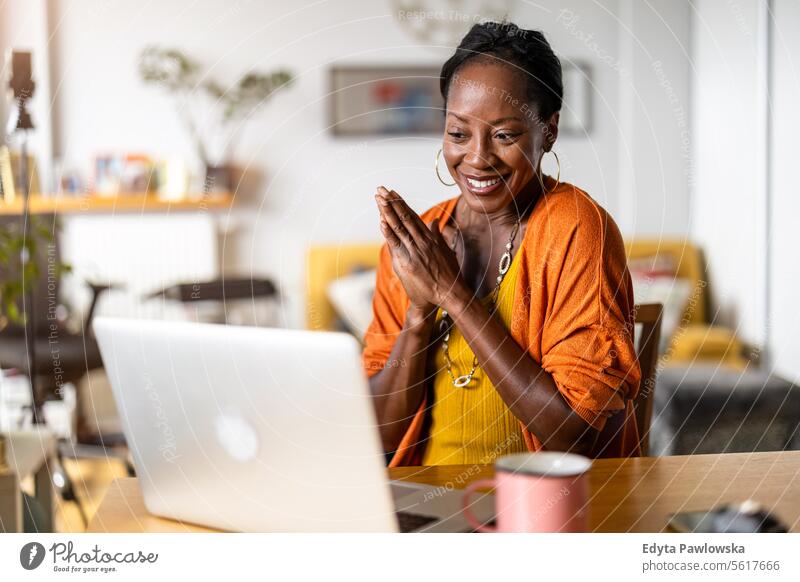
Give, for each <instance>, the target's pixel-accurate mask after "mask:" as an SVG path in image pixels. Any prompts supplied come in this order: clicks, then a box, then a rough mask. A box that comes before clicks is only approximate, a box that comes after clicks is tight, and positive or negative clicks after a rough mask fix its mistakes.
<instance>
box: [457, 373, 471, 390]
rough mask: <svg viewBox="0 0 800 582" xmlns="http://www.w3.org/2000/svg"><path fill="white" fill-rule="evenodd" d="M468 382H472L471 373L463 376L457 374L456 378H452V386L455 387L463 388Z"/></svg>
mask: <svg viewBox="0 0 800 582" xmlns="http://www.w3.org/2000/svg"><path fill="white" fill-rule="evenodd" d="M470 382H472V375H471V374H464V375H463V376H459V377H458V378H456V379H455V380H453V386H455V387H456V388H463V387H464V386H466V385H467V384H469V383H470Z"/></svg>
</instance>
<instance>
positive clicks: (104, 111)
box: [13, 0, 690, 326]
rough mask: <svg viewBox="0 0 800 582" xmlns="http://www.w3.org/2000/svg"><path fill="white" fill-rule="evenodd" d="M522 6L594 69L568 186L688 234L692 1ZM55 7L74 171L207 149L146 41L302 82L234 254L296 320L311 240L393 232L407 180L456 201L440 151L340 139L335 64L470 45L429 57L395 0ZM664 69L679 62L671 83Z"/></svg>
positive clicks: (585, 0) (661, 230) (526, 22)
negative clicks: (161, 79)
mask: <svg viewBox="0 0 800 582" xmlns="http://www.w3.org/2000/svg"><path fill="white" fill-rule="evenodd" d="M13 1H16V2H21V1H22V0H13ZM511 4H512V6H513V8H512V10H511V12H510V14H509V16H510V18H511V19H512V20H514V21H516V22H518V23H519V24H520V25H522V26H524V27H533V28H539V29H542V30H543V31H544V32H545V34H546V35H547V37H548V39H549V40H550V41H551V43H552V44H553V46H554V48H555V50H556V52H557V53H558V54H559V55H560V56H561V57H562V59H565V60H569V59H575V60H582V61H588V62H590V63H591V64H592V65H593V69H594V70H593V83H594V86H595V105H594V120H595V129H594V132H593V133H592V134H591V136H589V137H588V138H569V137H566V136H562V138H560V139H559V143H558V145H557V151H558V153H559V155H560V158H561V160H562V163H563V165H564V168H563V171H562V178H563V179H564V180H567V181H570V182H573V183H575V184H577V185H578V186H581V187H583V188H584V189H586V190H587V191H588V192H589V193H590V194H591V195H593V196H594V197H595V198H596V199H597V200H599V201H600V202H601V203H602V204H604V205H605V206H606V207H607V208H608V209H609V210H610V211H611V212H612V214H613V215H614V216H615V217H616V218H617V220H618V222H619V223H620V225H621V227H622V229H623V231H624V232H625V233H626V234H627V235H634V234H635V235H637V236H646V235H650V236H665V235H682V234H685V232H686V229H687V224H688V218H687V212H688V199H689V198H688V186H687V180H686V178H685V176H684V170H685V167H686V162H685V160H684V157H683V155H682V152H681V149H680V147H679V146H680V140H681V139H682V135H681V133H682V128H681V126H680V123H679V121H678V118H677V117H676V115H675V106H676V105H675V103H676V101H677V103H678V104H683V103H685V102H686V101H687V100H688V94H689V80H690V77H689V73H688V67H687V65H686V63H685V58H684V56H683V54H684V51H683V48H684V47H685V45H686V43H687V39H688V37H689V20H690V18H689V13H688V9H687V8H686V6H685V5H683V4H681V5H680V6H677V7H676V6H675V4H676V3H673V2H669V1H668V0H657V1H654V2H650V3H649V5H647V6H642V5H640V3H638V2H635V1H634V0H609V1H604V2H595V1H592V0H570V1H567V2H557V1H555V0H544V1H541V2H536V3H533V2H527V1H517V2H511ZM50 6H51V14H50V21H51V23H52V27H51V33H52V41H51V44H50V54H51V58H52V67H53V72H52V75H51V77H52V80H53V83H52V85H53V96H54V100H55V109H54V115H55V118H54V126H55V128H54V129H55V142H56V154H57V156H58V157H63V158H65V159H66V160H67V163H68V165H83V164H86V163H87V162H88V160H90V159H91V157H92V156H93V155H95V154H96V153H99V152H107V151H128V152H130V151H144V152H147V153H150V154H152V155H155V156H159V155H174V154H178V155H182V156H185V157H187V158H188V157H190V156H192V154H193V150H192V148H191V144H190V142H189V140H188V139H187V137H186V135H185V133H184V131H183V128H182V126H181V125H180V123H179V121H178V119H177V116H176V114H175V107H174V104H173V103H172V101H171V100H170V98H169V96H167V95H164V94H162V93H160V92H159V91H158V90H156V89H153V88H150V87H146V86H144V85H143V84H142V83H141V82H140V81H139V80H138V77H137V73H136V58H137V55H138V54H139V52H140V50H141V48H142V47H143V46H145V45H148V44H153V43H158V44H162V45H172V46H176V47H179V48H181V49H183V50H185V51H186V52H187V53H189V54H191V55H193V56H194V57H196V58H197V59H198V60H200V61H202V62H203V63H206V64H207V65H208V66H209V68H210V70H211V72H212V73H213V74H214V75H215V76H219V77H221V78H223V79H225V80H233V79H235V78H236V77H238V76H239V75H241V74H242V73H243V72H245V71H246V70H248V69H250V68H253V69H269V68H271V67H278V66H281V67H283V66H285V67H289V68H291V69H293V70H294V71H295V73H296V74H297V76H298V81H297V83H296V84H295V86H294V87H293V88H291V89H290V90H289V91H288V92H286V93H284V94H282V95H279V96H278V97H277V98H276V99H275V100H274V102H272V103H270V104H269V105H268V106H267V108H266V110H265V111H264V112H263V113H261V114H259V115H258V117H257V118H256V119H254V120H253V122H252V123H251V124H249V125H248V126H247V127H246V129H245V131H244V133H243V135H242V139H241V142H240V146H239V148H238V151H237V152H236V153H235V158H236V161H237V162H239V163H240V164H244V165H246V166H248V168H249V170H250V173H251V176H253V177H254V178H255V179H254V180H252V181H251V183H252V182H255V183H254V184H252V187H251V188H250V189H248V190H245V191H243V192H242V194H241V196H240V198H241V200H239V203H238V206H237V210H236V211H235V212H234V213H233V216H232V225H231V226H232V227H233V228H234V229H235V230H236V232H238V236H236V237H234V238H232V239H231V240H229V241H227V242H226V245H225V249H224V250H225V253H224V256H225V261H226V264H225V269H226V270H227V271H237V272H249V271H252V272H255V273H260V274H267V275H271V276H273V277H275V278H276V279H277V280H278V281H279V282H280V283H281V285H282V287H283V289H282V291H283V295H284V297H286V298H288V300H289V302H290V304H289V305H288V306H287V322H286V323H287V324H288V325H293V326H294V325H300V324H302V315H301V314H302V313H303V309H302V301H303V298H302V288H303V266H304V253H305V249H306V248H307V246H308V245H309V244H313V243H320V242H330V241H339V240H377V239H379V236H380V235H379V231H378V228H377V222H376V212H375V210H374V208H373V200H372V193H373V192H374V189H375V186H376V185H378V184H386V185H390V186H392V187H394V188H395V189H397V190H398V191H400V192H401V193H403V194H404V195H405V196H406V197H408V198H409V199H410V200H411V201H412V203H413V204H414V206H415V207H417V208H418V209H423V208H425V207H428V206H430V205H431V204H433V203H434V202H436V201H438V200H440V199H442V198H444V197H446V196H451V195H452V194H453V193H452V191H448V190H447V189H446V188H444V187H443V186H441V185H440V184H439V183H438V182H437V181H436V179H435V177H434V175H433V172H432V163H433V157H434V154H435V152H436V149H437V148H438V141H439V140H437V139H435V138H401V137H397V138H386V139H383V140H371V141H361V140H355V139H334V138H333V137H332V136H331V135H330V134H329V132H328V131H327V130H326V127H327V124H328V108H327V102H326V100H325V98H324V96H325V94H326V91H327V86H328V79H327V69H328V68H329V66H330V65H331V64H333V63H403V64H407V63H412V64H420V63H428V64H431V65H435V66H438V65H440V64H441V63H442V62H443V60H444V59H445V58H446V57H447V56H448V55H449V54H450V53H451V51H452V47H438V48H437V47H429V46H420V45H419V43H418V42H417V41H415V40H414V38H413V37H411V36H410V35H409V34H407V33H406V31H404V30H403V28H402V27H401V26H400V25H399V24H398V23H397V21H396V20H395V18H394V17H393V14H392V6H393V3H391V2H389V1H388V0H383V1H378V2H374V1H373V2H370V1H367V0H363V1H348V2H316V3H313V4H312V3H311V2H309V1H308V0H301V1H298V2H294V3H291V4H286V3H281V2H278V1H277V0H270V1H265V2H245V1H242V2H237V3H227V2H213V1H210V0H200V1H196V2H187V1H178V0H166V1H162V2H158V3H135V2H121V1H116V2H106V1H101V0H70V1H66V0H51V2H50ZM654 61H660V62H661V63H662V66H661V68H660V69H659V70H660V71H661V73H659V71H657V70H655V69H654V68H653V66H652V63H653V62H654ZM625 72H627V74H625ZM665 78H666V80H667V81H668V83H667V84H668V87H669V89H667V85H665V83H664V80H665ZM548 157H549V156H548ZM547 169H548V170H551V171H552V166H547ZM259 178H260V179H259Z"/></svg>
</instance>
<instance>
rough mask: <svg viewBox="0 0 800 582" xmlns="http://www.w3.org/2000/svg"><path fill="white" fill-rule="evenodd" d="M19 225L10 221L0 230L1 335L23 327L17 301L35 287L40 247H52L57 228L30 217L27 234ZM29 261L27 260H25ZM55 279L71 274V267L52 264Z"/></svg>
mask: <svg viewBox="0 0 800 582" xmlns="http://www.w3.org/2000/svg"><path fill="white" fill-rule="evenodd" d="M21 222H22V221H9V222H7V223H4V224H3V228H2V229H0V332H2V331H3V330H4V329H5V328H6V327H8V325H9V324H11V323H15V324H19V325H24V323H25V314H24V313H20V310H19V300H20V299H21V298H22V294H23V293H24V292H25V291H27V289H26V288H25V285H30V286H31V289H33V287H34V286H35V285H36V282H37V281H38V278H39V274H40V273H41V267H40V265H39V263H38V261H37V259H36V257H38V256H39V255H38V254H37V253H38V250H39V248H40V247H41V245H43V244H45V245H46V244H53V243H54V241H55V236H56V233H57V232H58V230H59V228H60V223H59V222H58V221H56V222H54V223H52V224H50V225H48V224H47V223H46V222H45V221H44V220H42V219H41V218H40V217H38V216H33V215H32V216H31V217H30V221H29V226H28V229H27V232H25V231H24V228H23V225H22V224H21ZM29 258H30V260H28V259H29ZM54 268H55V272H54V274H55V276H56V277H60V276H61V275H63V274H65V273H68V272H70V270H71V267H70V266H69V265H68V264H66V263H63V262H61V261H56V262H55V263H54Z"/></svg>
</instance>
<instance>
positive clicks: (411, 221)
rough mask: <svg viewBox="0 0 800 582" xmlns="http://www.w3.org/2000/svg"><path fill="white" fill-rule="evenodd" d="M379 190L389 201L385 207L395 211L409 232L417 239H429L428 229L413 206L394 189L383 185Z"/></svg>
mask: <svg viewBox="0 0 800 582" xmlns="http://www.w3.org/2000/svg"><path fill="white" fill-rule="evenodd" d="M378 191H379V192H380V193H381V194H382V198H383V200H385V201H386V202H387V205H386V206H385V208H386V209H387V212H388V211H393V212H394V213H395V214H396V215H397V217H398V218H399V219H400V221H401V222H402V223H403V224H404V225H405V227H406V230H408V232H409V234H411V236H413V237H414V238H415V239H417V240H429V237H428V234H429V233H428V229H427V228H426V227H425V223H424V222H422V219H421V218H420V217H419V215H418V214H417V213H416V212H414V210H412V208H411V207H410V206H409V205H408V204H407V203H406V201H405V200H403V197H402V196H400V194H398V193H397V192H395V191H394V190H389V189H387V188H384V187H383V186H381V187H380V188H379V189H378Z"/></svg>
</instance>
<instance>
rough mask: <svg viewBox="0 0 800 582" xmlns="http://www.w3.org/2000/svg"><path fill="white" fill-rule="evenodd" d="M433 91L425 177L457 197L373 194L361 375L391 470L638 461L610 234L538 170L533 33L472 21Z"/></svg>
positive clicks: (571, 189) (557, 91)
mask: <svg viewBox="0 0 800 582" xmlns="http://www.w3.org/2000/svg"><path fill="white" fill-rule="evenodd" d="M441 91H442V95H443V97H444V99H445V104H446V127H445V135H444V137H443V144H442V150H441V152H440V153H439V154H437V158H436V161H437V168H436V172H437V175H438V176H439V179H440V180H441V181H443V182H444V183H446V184H448V185H454V186H457V187H458V189H459V190H460V196H457V197H455V198H452V199H450V200H447V201H445V202H443V203H441V204H439V205H437V206H435V207H434V208H432V209H430V210H428V211H427V212H425V213H423V214H422V215H421V216H418V215H417V214H416V213H415V212H414V211H413V210H411V208H409V206H408V205H407V204H406V203H405V201H404V200H403V198H402V197H401V196H400V195H399V194H398V193H397V192H395V191H393V190H390V189H387V188H384V187H383V186H381V187H379V188H378V192H377V194H376V201H377V204H378V209H379V211H380V223H381V232H382V233H383V236H384V238H385V239H386V244H385V245H384V247H383V249H382V251H381V262H380V267H379V269H378V275H377V286H376V292H375V297H374V319H373V321H372V324H371V325H370V327H369V329H368V331H367V334H366V336H365V343H366V346H365V350H364V365H365V369H366V371H367V374H368V375H369V376H370V387H371V389H372V392H373V395H374V401H375V408H376V411H377V416H378V420H379V423H380V430H381V436H382V439H383V444H384V448H385V450H386V451H387V453H389V454H391V455H392V459H391V465H392V466H398V465H409V464H455V463H475V462H484V463H489V462H492V460H493V459H494V457H496V456H499V455H503V454H508V453H513V452H519V451H524V450H540V449H549V450H563V451H573V452H581V453H584V454H588V455H592V456H598V457H599V456H606V457H608V456H611V457H613V456H627V455H636V454H639V450H638V437H637V434H636V426H635V421H634V420H633V415H632V405H631V399H632V398H633V397H634V396H635V394H636V392H637V390H638V386H639V379H640V370H639V366H638V363H637V360H636V353H635V350H634V346H633V340H632V330H633V291H632V285H631V278H630V274H629V273H628V270H627V266H626V262H625V251H624V247H623V244H622V237H621V236H620V233H619V230H618V228H617V226H616V224H615V223H614V221H613V220H612V219H611V217H610V216H609V215H608V214H607V213H606V212H605V210H604V209H603V208H601V207H600V206H599V205H598V204H597V203H596V202H595V201H594V200H593V199H592V198H591V197H590V196H589V195H588V194H586V193H585V192H583V191H582V190H580V189H579V188H577V187H575V186H573V185H571V184H568V183H566V182H562V181H561V176H560V171H559V175H558V176H557V177H556V178H552V177H551V176H547V175H544V174H543V173H542V171H541V161H542V158H543V156H544V155H545V153H547V152H551V151H552V148H553V144H554V143H555V141H556V139H557V137H558V120H559V110H560V109H561V99H562V94H563V88H562V84H561V65H560V63H559V60H558V58H557V57H556V56H555V54H554V53H553V51H552V49H551V48H550V45H549V44H548V42H547V40H546V39H545V38H544V36H543V35H542V33H541V32H538V31H534V30H522V29H520V28H518V27H517V26H515V25H513V24H510V23H484V24H480V25H476V26H474V27H473V28H472V30H470V32H469V33H468V34H467V35H466V36H465V37H464V39H463V40H462V42H461V44H460V45H459V47H458V49H457V50H456V53H455V54H454V55H453V56H452V57H451V58H450V59H449V60H448V61H447V62H446V63H445V64H444V66H443V67H442V74H441ZM442 154H443V156H442ZM440 157H443V158H444V162H445V164H446V166H447V170H448V171H449V173H450V175H451V176H452V177H453V179H454V182H453V183H449V182H445V181H444V180H443V179H442V177H441V174H440V172H441V170H440V168H439V160H440ZM390 361H401V362H404V363H405V365H404V366H389V365H387V363H388V362H390Z"/></svg>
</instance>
